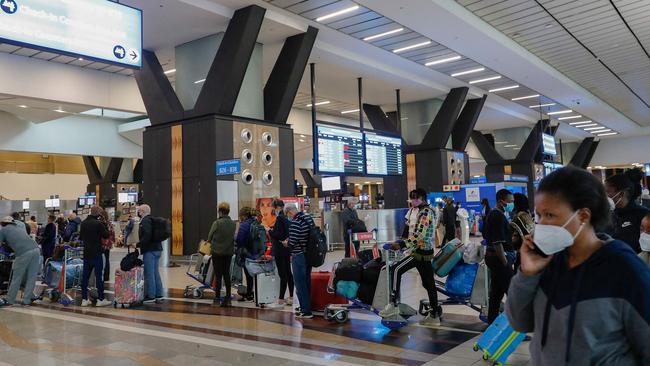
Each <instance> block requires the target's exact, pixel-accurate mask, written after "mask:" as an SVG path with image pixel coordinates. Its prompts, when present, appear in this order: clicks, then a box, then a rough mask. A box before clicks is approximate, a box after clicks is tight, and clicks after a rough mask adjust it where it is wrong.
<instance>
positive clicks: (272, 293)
mask: <svg viewBox="0 0 650 366" xmlns="http://www.w3.org/2000/svg"><path fill="white" fill-rule="evenodd" d="M253 282H254V283H255V306H258V307H264V306H265V305H267V304H273V303H276V302H277V301H278V296H279V295H280V277H279V276H278V275H277V273H275V272H269V273H260V274H258V275H256V276H255V279H254V281H253Z"/></svg>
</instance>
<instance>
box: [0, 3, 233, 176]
mask: <svg viewBox="0 0 650 366" xmlns="http://www.w3.org/2000/svg"><path fill="white" fill-rule="evenodd" d="M0 1H1V0H0ZM239 173H241V161H239V159H231V160H217V175H231V174H239Z"/></svg>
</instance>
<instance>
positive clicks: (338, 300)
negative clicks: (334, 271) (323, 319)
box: [278, 272, 348, 311]
mask: <svg viewBox="0 0 650 366" xmlns="http://www.w3.org/2000/svg"><path fill="white" fill-rule="evenodd" d="M330 275H331V272H312V273H311V309H312V310H313V311H324V310H325V307H326V306H327V305H330V304H347V303H348V300H347V299H346V298H344V297H341V296H338V295H336V294H329V293H327V283H328V282H329V279H330ZM278 292H280V291H279V290H278Z"/></svg>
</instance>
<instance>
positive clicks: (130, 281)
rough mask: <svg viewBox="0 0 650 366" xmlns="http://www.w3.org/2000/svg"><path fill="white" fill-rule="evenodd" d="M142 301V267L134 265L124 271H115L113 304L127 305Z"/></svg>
mask: <svg viewBox="0 0 650 366" xmlns="http://www.w3.org/2000/svg"><path fill="white" fill-rule="evenodd" d="M143 301H144V268H143V267H134V268H133V269H132V270H130V271H128V272H125V271H122V270H120V269H118V270H116V271H115V300H114V301H113V306H114V307H117V306H118V305H120V306H121V307H123V308H124V307H129V306H133V305H138V304H141V303H142V302H143Z"/></svg>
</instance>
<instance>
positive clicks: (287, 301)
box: [284, 297, 293, 306]
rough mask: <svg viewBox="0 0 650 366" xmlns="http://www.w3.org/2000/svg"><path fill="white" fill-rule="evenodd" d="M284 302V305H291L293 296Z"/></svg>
mask: <svg viewBox="0 0 650 366" xmlns="http://www.w3.org/2000/svg"><path fill="white" fill-rule="evenodd" d="M284 304H285V305H286V306H293V298H291V297H290V298H288V299H286V300H285V302H284Z"/></svg>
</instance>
